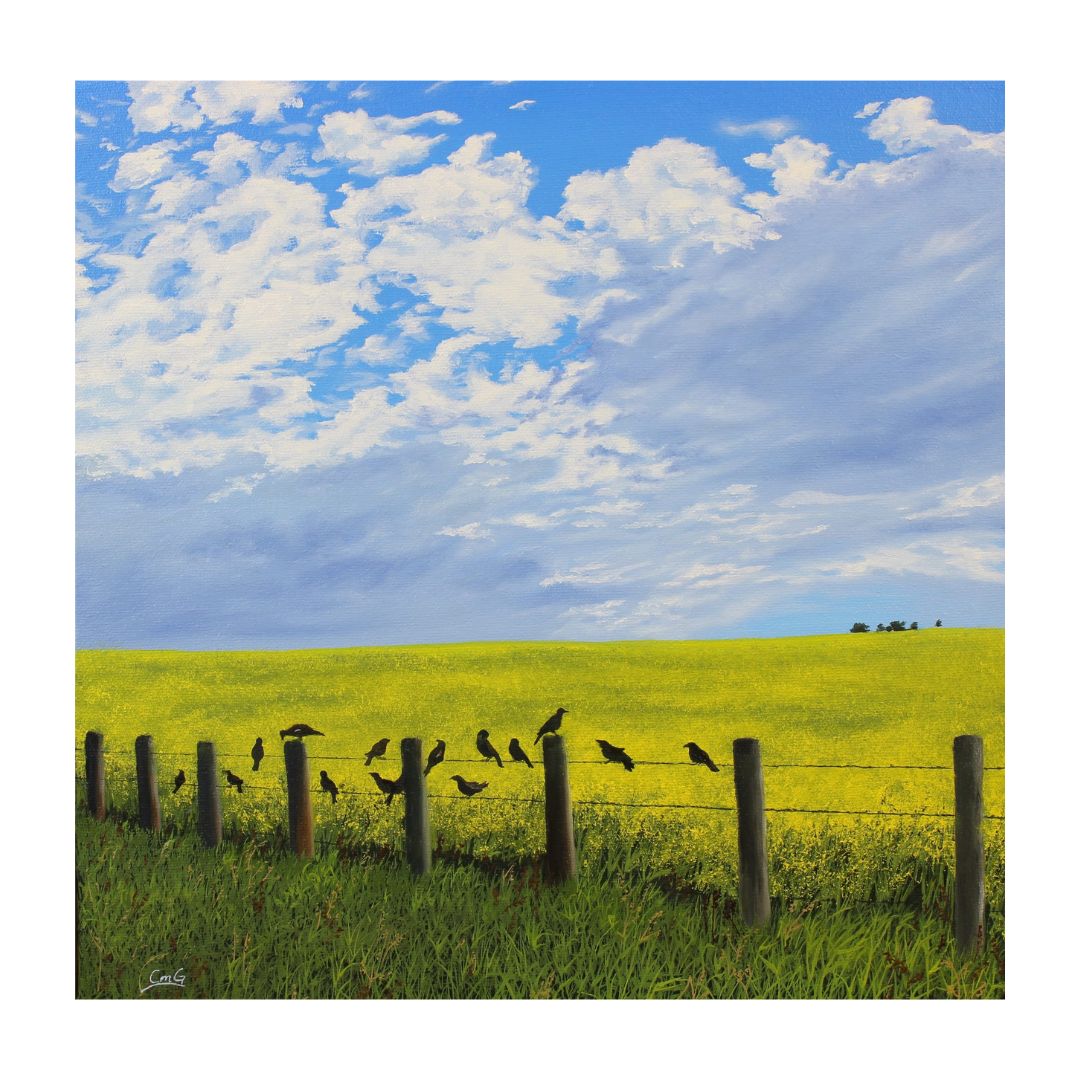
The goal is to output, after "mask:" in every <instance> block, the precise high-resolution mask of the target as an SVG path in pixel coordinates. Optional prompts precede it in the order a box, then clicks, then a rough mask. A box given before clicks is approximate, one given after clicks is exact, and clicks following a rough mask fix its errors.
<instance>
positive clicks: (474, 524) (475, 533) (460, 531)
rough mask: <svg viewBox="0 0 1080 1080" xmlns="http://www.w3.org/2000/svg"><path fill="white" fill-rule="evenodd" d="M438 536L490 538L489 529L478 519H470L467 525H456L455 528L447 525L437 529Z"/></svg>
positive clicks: (465, 538) (474, 538)
mask: <svg viewBox="0 0 1080 1080" xmlns="http://www.w3.org/2000/svg"><path fill="white" fill-rule="evenodd" d="M439 536H457V537H460V538H461V539H462V540H490V539H491V531H490V530H489V529H485V528H483V527H482V526H481V524H480V522H478V521H470V522H469V523H468V525H458V526H457V527H456V528H451V527H450V526H447V527H446V528H445V529H440V530H439Z"/></svg>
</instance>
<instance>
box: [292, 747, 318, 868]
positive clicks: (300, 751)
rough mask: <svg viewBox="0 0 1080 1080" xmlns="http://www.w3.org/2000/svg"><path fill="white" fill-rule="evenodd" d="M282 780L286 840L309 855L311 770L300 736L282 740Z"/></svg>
mask: <svg viewBox="0 0 1080 1080" xmlns="http://www.w3.org/2000/svg"><path fill="white" fill-rule="evenodd" d="M285 782H286V784H287V785H288V788H289V842H290V844H291V845H292V849H293V852H294V853H295V854H297V855H299V856H300V857H301V858H304V859H310V858H311V856H312V855H314V854H315V827H314V824H313V823H312V817H311V770H310V769H309V768H308V758H307V747H306V746H305V745H304V743H303V740H302V739H290V740H289V741H288V742H287V743H286V744H285Z"/></svg>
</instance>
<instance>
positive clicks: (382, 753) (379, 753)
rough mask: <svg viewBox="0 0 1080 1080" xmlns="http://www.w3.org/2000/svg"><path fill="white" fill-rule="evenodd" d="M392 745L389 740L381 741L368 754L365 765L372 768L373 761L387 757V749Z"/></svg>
mask: <svg viewBox="0 0 1080 1080" xmlns="http://www.w3.org/2000/svg"><path fill="white" fill-rule="evenodd" d="M389 745H390V740H389V739H380V740H379V741H378V742H377V743H376V744H375V745H374V746H373V747H372V748H371V749H370V750H369V751H368V752H367V757H366V758H364V764H365V765H368V766H370V765H371V759H372V758H377V757H386V748H387V747H388V746H389Z"/></svg>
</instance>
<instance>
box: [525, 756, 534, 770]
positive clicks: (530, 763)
mask: <svg viewBox="0 0 1080 1080" xmlns="http://www.w3.org/2000/svg"><path fill="white" fill-rule="evenodd" d="M525 764H526V765H528V766H529V768H530V769H531V768H532V767H533V763H532V762H531V761H530V760H529V759H528V758H526V759H525Z"/></svg>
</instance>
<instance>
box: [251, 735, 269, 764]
mask: <svg viewBox="0 0 1080 1080" xmlns="http://www.w3.org/2000/svg"><path fill="white" fill-rule="evenodd" d="M265 755H266V751H265V750H264V749H263V744H262V736H261V735H260V736H259V737H258V738H257V739H256V740H255V745H254V746H253V747H252V748H251V771H252V772H258V771H259V763H260V762H261V761H262V759H263V757H264V756H265Z"/></svg>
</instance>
